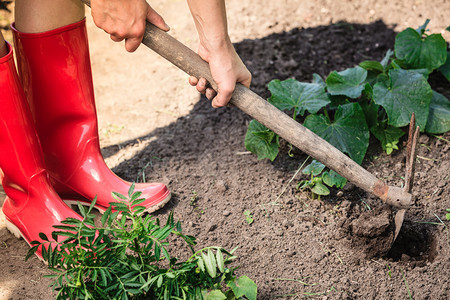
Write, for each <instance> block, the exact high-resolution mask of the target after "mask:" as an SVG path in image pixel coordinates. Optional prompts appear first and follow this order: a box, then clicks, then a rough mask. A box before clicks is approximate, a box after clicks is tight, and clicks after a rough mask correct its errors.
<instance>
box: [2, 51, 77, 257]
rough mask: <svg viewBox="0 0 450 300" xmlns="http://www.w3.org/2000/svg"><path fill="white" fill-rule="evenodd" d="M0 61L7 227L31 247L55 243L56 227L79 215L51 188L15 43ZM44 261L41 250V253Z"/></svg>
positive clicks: (3, 180)
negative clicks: (42, 236) (15, 56)
mask: <svg viewBox="0 0 450 300" xmlns="http://www.w3.org/2000/svg"><path fill="white" fill-rule="evenodd" d="M7 46H8V50H9V52H8V54H7V55H6V56H4V57H0V78H1V80H0V168H1V169H2V171H3V178H2V185H3V189H4V190H5V193H6V195H7V197H6V200H5V202H4V203H3V212H4V214H5V217H6V227H7V228H8V229H9V230H10V231H11V232H12V233H13V234H14V235H15V236H17V237H23V238H24V240H25V241H26V242H27V243H28V244H29V245H30V243H31V242H32V241H34V240H37V241H41V242H42V240H41V239H40V238H39V233H40V232H43V233H45V234H46V235H47V237H49V239H51V233H52V231H55V230H56V229H54V228H52V226H53V225H58V224H61V221H62V220H64V219H66V218H68V217H71V218H78V219H80V216H78V215H77V214H76V213H75V212H74V211H73V210H72V209H70V207H69V206H67V205H66V204H65V203H64V202H63V201H62V200H61V198H60V197H59V196H58V194H57V193H56V192H55V191H54V189H53V187H52V186H51V183H50V180H49V176H48V173H47V172H46V170H45V167H44V161H43V158H42V151H41V147H40V144H39V140H38V137H37V134H36V130H35V127H34V123H33V119H32V116H31V113H30V109H29V107H28V103H27V100H26V99H25V94H24V92H23V89H22V86H21V84H20V81H19V77H18V76H17V72H16V68H15V65H14V59H13V52H12V47H11V45H9V44H7ZM36 254H37V256H38V257H39V258H40V259H42V254H41V248H39V251H38V252H36Z"/></svg>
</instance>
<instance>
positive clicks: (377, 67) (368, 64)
mask: <svg viewBox="0 0 450 300" xmlns="http://www.w3.org/2000/svg"><path fill="white" fill-rule="evenodd" d="M359 66H360V67H361V68H363V69H366V70H367V71H377V72H380V73H383V72H384V67H383V65H382V64H381V63H380V62H378V61H374V60H366V61H363V62H362V63H360V64H359Z"/></svg>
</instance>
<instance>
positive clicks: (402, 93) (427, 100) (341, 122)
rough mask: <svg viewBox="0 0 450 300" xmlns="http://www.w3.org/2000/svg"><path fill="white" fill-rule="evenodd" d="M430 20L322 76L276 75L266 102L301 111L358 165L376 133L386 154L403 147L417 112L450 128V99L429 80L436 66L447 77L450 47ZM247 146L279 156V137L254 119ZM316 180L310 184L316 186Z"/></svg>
mask: <svg viewBox="0 0 450 300" xmlns="http://www.w3.org/2000/svg"><path fill="white" fill-rule="evenodd" d="M428 23H429V20H427V21H426V22H425V24H424V25H422V26H420V27H419V28H418V29H412V28H407V29H406V30H404V31H402V32H400V33H399V34H398V35H397V36H396V39H395V44H394V51H391V50H389V51H388V52H387V53H386V55H385V57H384V58H383V59H382V60H381V61H364V62H361V63H360V64H359V66H356V67H353V68H349V69H346V70H343V71H341V72H337V71H333V72H331V73H330V74H329V75H328V77H327V78H326V79H325V80H324V79H322V78H321V77H320V75H318V74H313V80H312V82H311V83H306V82H299V81H297V80H295V79H287V80H284V81H280V80H272V81H271V82H269V85H268V88H269V90H270V92H271V97H270V98H269V99H268V102H270V103H271V104H273V105H274V106H275V107H277V108H278V109H280V110H283V111H288V112H292V118H293V119H294V120H295V119H297V118H298V117H300V116H301V117H304V123H303V125H304V126H305V127H307V128H308V129H310V130H311V131H313V132H314V133H316V134H317V135H319V136H320V137H322V138H323V139H325V140H326V141H328V142H329V143H330V144H332V145H333V146H335V147H336V148H337V149H339V150H340V151H342V152H344V153H346V154H348V155H349V156H350V158H352V159H353V160H354V161H355V162H357V163H359V164H361V163H362V161H363V159H364V156H365V155H366V151H367V148H368V146H369V137H370V135H371V134H372V135H373V136H374V137H375V138H376V139H378V140H379V142H380V144H381V147H382V148H383V150H384V151H386V153H388V154H391V153H392V152H393V151H394V150H397V149H398V146H397V145H398V143H399V140H400V138H401V137H402V136H403V135H404V134H405V133H404V131H403V130H402V129H401V128H402V127H404V126H407V125H408V124H409V122H410V119H411V115H412V113H413V112H414V113H415V117H416V124H417V125H419V126H420V129H421V131H425V132H427V133H431V134H437V133H444V132H447V131H449V130H450V101H449V100H448V99H447V98H446V97H445V96H443V95H441V94H439V93H437V92H435V91H433V90H432V89H431V86H430V84H429V83H428V76H429V74H430V73H432V72H441V73H442V74H443V75H444V76H445V77H446V78H447V79H448V80H449V81H450V54H449V53H450V52H448V51H447V44H446V41H445V40H444V38H443V37H442V35H441V34H428V33H427V30H426V26H427V25H428ZM245 146H246V148H247V149H248V150H249V151H251V152H253V153H255V154H256V155H257V156H258V158H259V159H264V158H268V159H270V160H272V161H273V160H274V159H275V158H276V157H277V155H278V152H279V146H280V140H279V136H278V135H277V134H275V133H274V132H273V131H272V130H270V129H268V128H266V127H265V126H264V125H262V124H260V123H259V122H257V121H256V120H252V121H251V122H250V123H249V126H248V130H247V134H246V136H245ZM314 186H317V183H315V184H313V187H314Z"/></svg>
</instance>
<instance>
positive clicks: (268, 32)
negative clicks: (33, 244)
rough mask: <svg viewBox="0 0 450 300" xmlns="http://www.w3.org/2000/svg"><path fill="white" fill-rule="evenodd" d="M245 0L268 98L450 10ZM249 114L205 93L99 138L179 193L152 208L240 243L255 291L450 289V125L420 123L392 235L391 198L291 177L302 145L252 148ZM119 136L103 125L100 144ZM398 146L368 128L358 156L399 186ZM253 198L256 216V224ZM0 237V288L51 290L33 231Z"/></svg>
mask: <svg viewBox="0 0 450 300" xmlns="http://www.w3.org/2000/svg"><path fill="white" fill-rule="evenodd" d="M156 2H158V1H156ZM240 2H242V1H228V2H227V4H228V7H229V16H230V18H231V19H232V20H234V21H235V22H234V23H233V22H230V27H231V29H230V34H231V35H232V37H233V36H237V35H238V32H240V31H242V32H243V34H242V35H241V41H239V42H237V43H236V44H235V46H236V49H237V51H238V53H239V55H240V56H241V57H242V59H243V61H244V62H245V63H246V64H247V66H248V68H249V69H250V71H251V72H252V74H253V82H252V90H254V91H255V92H256V93H258V94H259V95H261V96H263V97H268V96H269V93H268V91H267V88H266V87H267V84H268V82H269V81H270V80H272V79H286V78H291V77H293V78H296V79H297V80H300V81H310V80H311V78H312V74H313V73H318V74H320V75H321V76H322V77H326V76H327V75H328V74H329V73H330V72H331V71H332V70H338V71H339V70H342V69H345V68H348V67H352V66H355V65H357V64H358V63H359V62H361V61H363V60H368V59H370V60H380V59H381V58H382V57H383V56H384V54H385V53H386V51H387V50H388V49H392V48H393V43H394V37H395V34H396V32H397V31H399V30H401V29H403V28H405V27H406V26H405V24H404V23H403V22H405V23H406V22H407V21H409V22H412V21H413V22H414V23H412V24H411V26H414V27H417V26H419V25H421V24H422V23H423V21H424V20H423V19H424V18H425V17H428V18H431V19H432V23H434V26H437V25H442V24H445V21H448V18H446V17H445V16H447V17H448V15H449V14H450V5H449V4H448V3H447V2H446V1H445V0H443V1H431V2H433V3H434V2H435V3H434V4H435V5H440V6H439V7H440V9H436V6H435V5H426V4H425V3H422V2H423V1H415V2H416V3H415V4H414V7H416V8H411V7H410V5H409V3H410V1H406V0H405V1H396V3H394V4H391V2H388V1H364V0H360V1H342V2H333V1H325V0H322V1H318V3H317V4H315V8H314V9H313V8H311V5H312V4H309V2H307V1H286V3H284V2H285V1H280V3H279V4H278V2H276V3H277V4H274V3H275V2H273V1H245V3H240ZM281 2H283V3H281ZM412 2H414V1H412ZM428 2H430V1H428ZM293 3H295V6H294V5H293ZM316 6H317V7H316ZM296 7H301V8H302V9H303V10H304V11H303V10H301V13H298V12H297V11H296ZM290 8H293V10H294V11H292V12H291V14H290V13H289V9H290ZM371 9H372V10H374V13H373V14H372V13H371V11H370V10H371ZM331 10H335V12H334V11H333V12H331ZM299 11H300V8H299ZM323 11H324V12H323ZM322 12H323V13H322ZM334 13H335V14H334ZM172 14H173V12H172ZM355 14H357V15H358V14H359V15H358V17H359V19H358V20H360V21H354V20H355V18H356V17H355ZM163 15H164V14H163ZM169 15H170V13H169ZM238 15H239V16H240V17H239V18H238ZM254 15H257V16H256V17H254ZM274 15H275V16H276V17H273V16H274ZM422 15H423V16H425V17H423V16H422ZM386 16H387V17H386ZM253 17H254V18H256V21H255V22H254V23H252V22H251V20H253V19H252V18H253ZM389 18H390V19H389ZM386 20H387V21H386ZM396 22H397V24H400V23H401V24H402V25H401V26H398V25H397V27H396V26H395V25H394V23H396ZM447 25H448V24H447ZM445 27H446V26H444V25H442V27H440V29H442V28H445ZM438 28H439V27H438ZM440 29H435V32H439V30H440ZM175 30H176V28H175ZM180 32H182V30H181V29H179V31H176V32H175V33H178V34H180ZM246 37H247V38H246ZM446 38H447V40H449V38H448V35H447V37H446ZM150 67H151V66H150ZM94 70H95V65H94ZM110 76H112V75H110ZM155 76H156V75H155ZM431 82H432V85H433V87H434V88H435V89H436V90H438V91H439V92H441V93H443V94H444V95H445V96H447V98H450V84H449V82H448V81H446V80H445V78H443V77H442V76H440V75H439V74H433V75H432V78H431ZM176 89H177V88H176V87H174V88H173V90H171V91H169V93H168V94H167V95H166V96H167V97H168V98H169V100H170V99H171V98H170V97H171V95H172V96H173V95H177V96H179V92H177V90H176ZM100 97H101V96H100ZM169 100H167V101H169ZM170 101H172V100H170ZM135 109H136V108H135ZM122 113H124V112H122ZM100 115H101V113H100ZM249 121H250V118H249V117H248V116H247V115H245V114H243V113H242V112H240V111H239V110H238V109H237V108H225V109H213V108H211V107H210V105H209V103H208V101H206V100H205V99H201V100H200V101H198V102H196V103H195V104H194V105H193V106H192V109H191V110H190V111H189V112H188V113H187V114H185V115H183V116H180V117H177V118H176V119H175V120H174V121H173V122H171V123H169V124H168V125H166V126H163V127H160V128H154V130H152V131H151V132H147V133H145V134H142V135H140V136H138V137H137V138H135V137H127V136H126V135H124V133H123V132H122V135H121V136H120V141H119V142H114V143H113V142H110V145H105V147H104V148H103V151H104V156H105V158H106V159H107V162H108V163H109V164H110V165H113V166H114V168H113V171H114V172H116V173H117V174H118V175H119V176H121V177H123V178H125V179H127V180H131V181H136V180H139V181H142V179H143V178H145V180H146V181H149V182H151V181H162V182H165V183H167V184H168V185H169V187H170V189H171V190H172V192H173V199H172V200H171V201H170V202H169V203H168V204H167V205H166V207H165V208H164V209H162V210H161V211H159V212H158V213H157V214H156V216H158V217H160V218H163V219H164V218H165V217H166V216H167V215H168V214H169V212H170V211H172V210H174V212H175V219H180V220H182V222H183V226H184V231H185V233H188V234H192V235H195V236H197V238H198V247H199V249H200V248H201V247H205V246H210V245H217V246H223V247H225V248H227V249H232V248H234V247H236V246H238V247H239V248H238V250H237V252H236V254H237V256H238V259H237V260H236V263H235V264H236V265H239V266H241V267H240V269H239V270H238V274H239V275H243V274H246V275H248V276H249V277H251V278H252V279H254V280H255V282H256V283H257V284H258V294H259V296H258V299H275V298H280V299H291V298H292V299H296V298H309V297H311V298H319V299H407V298H409V295H411V298H413V299H449V298H450V234H449V229H448V226H449V225H450V224H449V222H447V221H445V209H446V208H450V197H449V192H450V185H449V180H450V171H449V170H450V160H449V147H450V143H449V142H448V140H449V139H450V134H449V133H447V134H444V135H442V136H440V137H434V136H428V135H426V134H422V135H421V136H420V140H419V147H418V158H417V166H416V175H415V182H414V189H413V193H414V196H415V203H414V205H413V207H412V208H411V209H409V210H408V212H407V214H406V218H405V222H404V224H403V227H402V230H401V231H400V234H399V236H398V238H397V240H396V241H395V243H394V244H393V245H392V239H393V230H394V224H393V217H394V214H395V209H393V208H391V207H389V206H386V205H383V204H382V202H381V201H380V200H379V199H377V198H375V197H373V196H371V195H369V194H367V193H366V192H364V191H362V190H360V189H358V188H356V187H355V186H354V185H352V184H347V186H346V187H345V188H344V190H343V192H338V191H337V190H333V191H332V193H331V195H330V196H328V197H323V198H322V199H321V200H315V199H312V198H311V195H310V194H309V193H308V192H306V191H300V190H297V189H296V188H295V186H296V183H297V182H298V181H299V180H301V179H302V178H303V177H302V176H304V175H298V176H297V177H295V178H293V176H294V174H295V172H296V171H297V169H298V168H299V166H300V165H301V164H302V163H303V162H304V160H305V159H306V155H305V154H303V153H302V152H300V151H299V150H295V149H294V150H293V151H292V153H293V154H294V156H293V157H290V156H289V155H288V150H289V149H288V147H287V145H286V144H283V147H282V149H281V153H280V155H279V157H278V158H277V159H276V160H275V161H274V162H269V161H266V160H264V161H258V160H257V158H256V156H254V155H252V154H249V153H248V152H247V151H246V149H245V147H244V136H245V133H246V127H247V124H248V122H249ZM130 122H132V121H130ZM108 128H109V127H108ZM101 129H102V127H101ZM111 140H113V138H111ZM111 140H108V137H103V142H104V144H107V142H108V141H111ZM403 142H404V141H403ZM404 146H405V143H403V144H402V145H401V149H400V150H399V151H396V152H394V153H393V154H392V155H386V154H385V153H383V152H382V151H381V147H380V146H379V144H377V142H376V141H375V140H374V141H373V143H372V145H371V147H370V149H369V151H368V153H367V155H366V159H365V161H364V163H363V166H364V167H365V168H367V169H368V170H369V171H370V172H372V173H373V174H375V175H376V176H377V177H378V178H381V179H384V180H386V181H387V182H388V183H389V184H391V185H396V186H400V185H402V177H403V176H404V172H405V171H404V163H405V147H404ZM246 210H248V211H250V212H251V213H252V215H253V219H254V222H253V223H252V224H250V225H249V224H248V223H247V222H246V219H245V216H244V211H246ZM441 220H442V222H441ZM0 225H1V224H0ZM0 242H1V245H0V253H1V254H0V265H2V266H3V270H4V272H2V273H1V274H0V286H3V285H4V284H5V287H6V288H4V289H3V288H1V287H0V299H1V297H2V293H3V295H6V296H5V299H37V298H40V299H51V298H52V295H51V293H50V289H49V288H46V285H48V283H49V281H47V280H46V279H42V275H43V274H45V273H46V269H45V267H44V266H43V265H42V264H41V263H40V262H39V261H38V260H37V259H35V258H33V259H32V260H30V261H29V262H27V263H24V262H23V257H24V255H25V253H26V251H27V246H26V244H25V243H24V242H23V241H17V240H16V239H15V238H14V237H13V236H12V235H10V234H9V233H7V231H6V229H5V228H4V227H0ZM17 278H19V280H18V279H17ZM11 282H14V284H12V283H11Z"/></svg>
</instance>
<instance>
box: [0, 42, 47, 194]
mask: <svg viewBox="0 0 450 300" xmlns="http://www.w3.org/2000/svg"><path fill="white" fill-rule="evenodd" d="M7 47H8V50H9V51H8V54H7V55H6V56H4V57H1V58H0V78H1V80H0V106H1V109H0V168H1V169H2V171H3V174H4V176H3V180H2V185H3V188H4V190H5V192H6V194H8V195H11V194H23V195H22V196H25V195H27V193H28V192H29V190H30V188H29V185H30V181H31V178H32V177H34V176H41V175H39V174H42V173H43V172H44V173H45V171H44V162H43V159H42V152H41V146H40V143H39V139H38V137H37V134H36V130H35V127H34V122H33V119H32V116H31V112H30V109H29V107H28V103H27V101H26V99H25V94H24V92H23V89H22V86H21V84H20V81H19V78H18V76H17V72H16V67H15V65H14V59H13V51H12V47H11V45H9V44H8V43H7ZM25 197H26V196H25Z"/></svg>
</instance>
